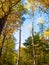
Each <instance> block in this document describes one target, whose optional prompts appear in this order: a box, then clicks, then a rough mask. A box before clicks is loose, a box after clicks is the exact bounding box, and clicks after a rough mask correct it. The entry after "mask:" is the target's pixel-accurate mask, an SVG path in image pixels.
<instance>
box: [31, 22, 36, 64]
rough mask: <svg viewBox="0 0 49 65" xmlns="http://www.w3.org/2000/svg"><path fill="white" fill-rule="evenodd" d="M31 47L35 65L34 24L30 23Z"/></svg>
mask: <svg viewBox="0 0 49 65" xmlns="http://www.w3.org/2000/svg"><path fill="white" fill-rule="evenodd" d="M32 45H33V58H34V59H33V65H36V53H35V44H34V22H32Z"/></svg>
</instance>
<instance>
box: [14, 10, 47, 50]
mask: <svg viewBox="0 0 49 65" xmlns="http://www.w3.org/2000/svg"><path fill="white" fill-rule="evenodd" d="M41 16H42V17H43V19H44V20H45V22H47V21H48V20H47V18H48V17H47V14H42V15H41ZM24 17H25V18H26V20H25V21H24V23H23V25H22V32H21V43H24V42H25V40H26V39H27V38H28V37H29V36H30V35H31V30H30V29H29V26H30V25H31V24H32V19H30V18H29V16H28V15H24ZM39 17H40V13H38V11H35V12H34V31H35V32H38V31H39V26H38V25H37V24H38V23H37V19H38V18H39ZM14 36H15V38H16V39H17V41H16V43H19V30H18V31H17V32H15V34H14ZM17 48H18V44H17V45H16V49H17Z"/></svg>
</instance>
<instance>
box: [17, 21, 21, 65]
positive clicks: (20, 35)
mask: <svg viewBox="0 0 49 65" xmlns="http://www.w3.org/2000/svg"><path fill="white" fill-rule="evenodd" d="M20 49H21V22H20V29H19V52H18V65H20V52H21V50H20Z"/></svg>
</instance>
